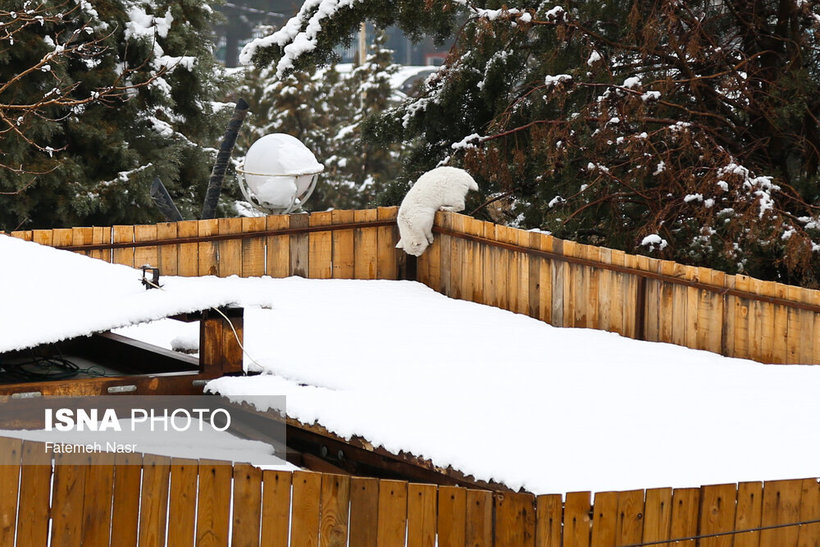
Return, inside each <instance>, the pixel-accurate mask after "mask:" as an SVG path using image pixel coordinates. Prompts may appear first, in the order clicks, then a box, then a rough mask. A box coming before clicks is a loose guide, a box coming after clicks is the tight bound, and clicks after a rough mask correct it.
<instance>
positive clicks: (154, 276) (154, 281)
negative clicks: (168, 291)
mask: <svg viewBox="0 0 820 547" xmlns="http://www.w3.org/2000/svg"><path fill="white" fill-rule="evenodd" d="M141 269H142V284H143V285H145V289H146V290H148V289H159V288H160V287H162V285H160V284H159V268H156V267H154V266H150V265H148V264H146V265H145V266H143V267H142V268H141ZM146 272H151V279H150V280H149V279H148V278H146V277H145V274H146Z"/></svg>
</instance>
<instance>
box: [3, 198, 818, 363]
mask: <svg viewBox="0 0 820 547" xmlns="http://www.w3.org/2000/svg"><path fill="white" fill-rule="evenodd" d="M396 213H397V208H396V207H382V208H378V209H369V210H359V211H330V212H323V213H312V214H310V215H306V214H300V215H287V216H269V217H259V218H223V219H214V220H202V221H195V220H191V221H183V222H176V223H162V224H151V225H137V226H113V227H88V228H66V229H54V230H33V231H31V230H30V231H21V232H13V233H12V235H14V236H16V237H20V238H23V239H27V240H33V241H37V242H39V243H43V244H47V245H52V246H55V247H59V248H64V249H70V250H74V251H77V252H80V253H83V254H88V255H90V256H94V257H96V258H100V259H103V260H106V261H108V262H113V263H117V264H126V265H129V266H136V267H139V266H141V265H143V264H146V263H148V264H152V265H158V266H159V267H160V269H161V271H162V274H163V275H183V276H196V275H219V276H228V275H239V276H244V277H249V276H258V275H270V276H273V277H286V276H289V275H300V276H303V277H310V278H331V277H333V278H354V279H405V278H408V277H412V276H413V271H412V268H411V267H408V265H409V264H412V261H408V260H407V256H406V255H405V254H404V252H403V251H398V250H396V249H395V248H394V247H395V244H396V242H397V241H398V238H399V236H398V229H397V228H396V222H395V218H396ZM434 232H435V233H436V240H435V242H434V243H433V245H432V246H431V247H430V248H428V249H427V251H426V252H425V253H424V254H423V255H422V256H421V257H419V259H418V261H417V264H416V269H417V272H416V276H417V277H416V278H417V279H418V280H419V281H421V282H423V283H426V284H427V285H429V286H430V287H432V288H434V289H435V290H437V291H440V292H442V293H444V294H446V295H448V296H451V297H453V298H463V299H466V300H473V301H475V302H479V303H482V304H488V305H492V306H498V307H501V308H504V309H508V310H511V311H515V312H518V313H524V314H527V315H530V316H532V317H535V318H538V319H541V320H543V321H546V322H548V323H550V324H553V325H556V326H562V327H588V328H595V329H602V330H608V331H613V332H618V333H620V334H622V335H624V336H629V337H631V338H638V339H643V340H652V341H661V342H671V343H674V344H679V345H683V346H688V347H691V348H696V349H705V350H709V351H713V352H716V353H721V354H723V355H728V356H733V357H743V358H749V359H754V360H757V361H762V362H765V363H804V364H817V363H820V291H815V290H809V289H803V288H800V287H794V286H789V285H783V284H780V283H774V282H768V281H760V280H758V279H753V278H750V277H748V276H745V275H727V274H725V273H723V272H719V271H716V270H710V269H708V268H699V267H693V266H684V265H682V264H677V263H675V262H671V261H668V260H657V259H653V258H648V257H645V256H637V255H630V254H626V253H624V252H623V251H618V250H615V249H607V248H602V247H593V246H590V245H582V244H578V243H575V242H572V241H563V240H560V239H557V238H554V237H551V236H549V235H546V234H542V233H535V232H528V231H523V230H517V229H514V228H509V227H506V226H499V225H496V224H492V223H489V222H482V221H479V220H476V219H474V218H471V217H468V216H464V215H459V214H455V213H441V212H440V213H438V214H437V215H436V225H435V227H434Z"/></svg>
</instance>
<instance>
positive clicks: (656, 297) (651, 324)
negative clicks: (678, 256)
mask: <svg viewBox="0 0 820 547" xmlns="http://www.w3.org/2000/svg"><path fill="white" fill-rule="evenodd" d="M638 268H640V269H641V270H644V271H647V272H654V273H660V268H661V261H660V260H657V259H655V258H648V257H642V256H639V257H638ZM660 288H661V282H660V281H658V280H657V279H651V278H647V279H646V301H645V303H644V305H645V315H644V339H645V340H649V341H651V342H657V341H658V339H659V336H660V318H661V312H660V300H661V295H660Z"/></svg>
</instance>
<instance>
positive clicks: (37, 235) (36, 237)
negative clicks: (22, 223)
mask: <svg viewBox="0 0 820 547" xmlns="http://www.w3.org/2000/svg"><path fill="white" fill-rule="evenodd" d="M31 240H32V241H33V242H34V243H39V244H40V245H48V246H49V247H51V245H52V241H53V240H54V231H53V230H32V232H31Z"/></svg>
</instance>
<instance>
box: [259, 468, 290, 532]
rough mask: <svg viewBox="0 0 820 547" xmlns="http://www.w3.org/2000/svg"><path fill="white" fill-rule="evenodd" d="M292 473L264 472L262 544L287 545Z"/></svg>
mask: <svg viewBox="0 0 820 547" xmlns="http://www.w3.org/2000/svg"><path fill="white" fill-rule="evenodd" d="M292 476H293V475H292V473H288V472H286V471H272V470H267V469H266V470H265V471H263V472H262V482H263V488H262V496H263V497H262V545H264V546H265V547H287V545H288V533H289V531H290V484H291V478H292Z"/></svg>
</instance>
